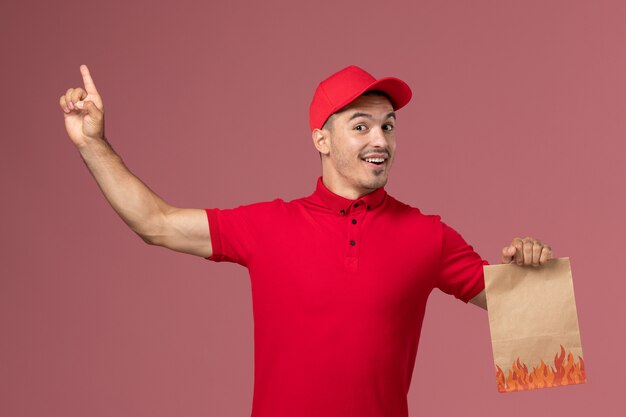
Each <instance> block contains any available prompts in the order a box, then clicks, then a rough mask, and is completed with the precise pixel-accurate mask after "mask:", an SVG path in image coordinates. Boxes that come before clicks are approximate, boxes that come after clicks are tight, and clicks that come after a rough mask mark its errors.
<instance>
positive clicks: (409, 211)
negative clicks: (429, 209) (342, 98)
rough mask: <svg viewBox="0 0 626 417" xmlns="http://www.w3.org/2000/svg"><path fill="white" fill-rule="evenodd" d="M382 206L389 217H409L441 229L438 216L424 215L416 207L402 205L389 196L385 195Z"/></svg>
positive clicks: (402, 203)
mask: <svg viewBox="0 0 626 417" xmlns="http://www.w3.org/2000/svg"><path fill="white" fill-rule="evenodd" d="M384 204H385V207H384V209H385V210H386V211H387V212H388V213H389V214H390V215H393V216H402V217H409V218H411V219H412V220H414V221H419V222H423V223H427V224H432V225H436V226H438V227H441V226H442V224H443V222H442V221H441V216H440V215H439V214H427V213H424V212H422V210H421V209H419V208H418V207H414V206H411V205H410V204H407V203H404V202H402V201H400V200H398V199H396V198H395V197H393V196H391V195H389V194H387V196H386V198H385V203H384Z"/></svg>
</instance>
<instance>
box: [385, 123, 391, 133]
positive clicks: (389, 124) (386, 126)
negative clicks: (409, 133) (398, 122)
mask: <svg viewBox="0 0 626 417" xmlns="http://www.w3.org/2000/svg"><path fill="white" fill-rule="evenodd" d="M393 128H394V126H393V124H392V123H385V124H384V125H383V130H384V131H385V132H391V131H392V130H393Z"/></svg>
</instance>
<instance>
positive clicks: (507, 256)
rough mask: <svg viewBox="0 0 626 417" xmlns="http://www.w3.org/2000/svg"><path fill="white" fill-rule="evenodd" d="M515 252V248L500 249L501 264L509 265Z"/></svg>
mask: <svg viewBox="0 0 626 417" xmlns="http://www.w3.org/2000/svg"><path fill="white" fill-rule="evenodd" d="M515 252H516V249H515V246H505V247H504V248H502V263H503V264H508V263H511V261H513V257H514V256H515Z"/></svg>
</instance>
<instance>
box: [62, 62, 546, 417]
mask: <svg viewBox="0 0 626 417" xmlns="http://www.w3.org/2000/svg"><path fill="white" fill-rule="evenodd" d="M80 70H81V73H82V76H83V81H84V87H85V88H84V89H83V88H70V89H69V90H67V92H66V94H65V95H63V96H62V97H61V98H60V106H61V108H62V109H63V111H64V116H65V125H66V128H67V132H68V135H69V137H70V139H71V140H72V141H73V143H74V144H75V145H76V147H77V148H78V150H79V152H80V154H81V156H82V157H83V159H84V161H85V163H86V164H87V166H88V168H89V170H90V171H91V173H92V174H93V176H94V178H95V179H96V181H97V182H98V185H99V186H100V188H101V189H102V191H103V193H104V195H105V197H106V198H107V199H108V201H109V202H110V203H111V205H112V206H113V208H114V209H115V210H116V212H117V213H118V214H119V215H120V216H121V217H122V219H123V220H124V221H125V222H126V223H127V224H128V225H129V226H130V228H131V229H132V230H133V231H135V232H136V233H137V234H138V235H139V236H140V237H141V238H142V239H143V240H144V241H146V242H147V243H149V244H153V245H160V246H164V247H167V248H170V249H173V250H176V251H179V252H184V253H189V254H192V255H197V256H202V257H204V258H207V259H210V260H213V261H229V262H236V263H239V264H241V265H243V266H246V267H247V268H248V269H249V272H250V278H251V283H252V297H253V311H254V326H255V327H254V328H255V330H254V333H255V334H254V340H255V375H254V380H255V386H254V397H253V407H252V416H253V417H282V416H285V417H287V416H289V417H303V416H324V417H335V416H337V417H339V416H341V417H347V416H358V417H365V416H380V417H396V416H398V417H400V416H407V415H408V409H407V393H408V390H409V384H410V381H411V376H412V372H413V366H414V363H415V356H416V352H417V346H418V342H419V334H420V330H421V325H422V320H423V317H424V310H425V306H426V300H427V298H428V295H429V294H430V292H431V291H432V289H434V288H435V287H437V288H439V289H441V290H442V291H444V292H446V293H449V294H452V295H454V296H455V297H457V298H459V299H460V300H462V301H464V302H472V303H474V304H476V305H479V306H480V307H482V308H486V302H485V296H484V281H483V269H482V268H483V265H485V264H487V262H486V261H484V260H483V259H481V257H480V256H479V255H478V254H477V253H476V252H474V250H473V249H472V247H471V246H470V245H468V244H467V243H466V242H465V241H464V240H463V238H462V237H461V236H460V235H459V234H458V233H457V232H455V231H454V230H453V229H451V228H450V227H449V226H447V225H446V224H445V223H443V222H442V221H441V219H440V217H439V216H437V215H424V214H422V213H421V212H420V211H419V210H418V209H417V208H413V207H410V206H408V205H406V204H403V203H401V202H399V201H397V200H396V199H394V198H393V197H391V196H390V195H388V194H387V193H386V192H385V189H384V186H385V184H386V183H387V179H388V173H389V169H390V168H391V165H392V162H393V158H394V155H395V150H396V138H395V125H396V113H395V112H396V111H397V110H399V109H400V108H402V107H403V106H404V105H406V104H407V103H408V102H409V100H410V99H411V90H410V88H409V86H408V85H407V84H406V83H404V82H403V81H401V80H399V79H397V78H391V77H388V78H382V79H379V80H376V79H375V78H374V77H372V76H371V75H370V74H368V73H367V72H365V71H364V70H362V69H360V68H358V67H355V66H350V67H347V68H344V69H343V70H341V71H339V72H337V73H335V74H333V75H332V76H330V77H329V78H327V79H325V80H324V81H322V82H321V83H320V84H319V86H318V88H317V90H316V92H315V94H314V97H313V100H312V102H311V106H310V115H309V116H310V128H311V132H312V139H313V144H314V146H315V148H316V149H317V150H318V151H319V153H320V155H321V160H322V176H321V177H320V178H319V179H318V181H317V186H316V189H315V192H314V193H313V194H312V195H310V196H308V197H305V198H301V199H297V200H294V201H290V202H285V201H283V200H279V199H278V200H274V201H272V202H266V203H257V204H251V205H247V206H242V207H238V208H236V209H229V210H220V209H181V208H176V207H172V206H171V205H169V204H167V203H166V202H165V201H163V200H162V199H161V198H160V197H159V196H157V195H156V194H155V193H154V192H152V191H151V190H150V189H149V188H148V187H147V186H146V185H144V184H143V183H142V182H141V181H140V180H139V179H138V178H137V177H135V176H134V175H133V174H132V173H131V172H130V171H129V170H128V169H127V168H126V167H125V166H124V164H123V162H122V160H121V158H120V157H119V156H118V155H117V154H116V153H115V152H114V151H113V149H112V148H111V147H110V146H109V144H108V142H107V140H106V138H105V136H104V107H103V103H102V98H101V97H100V95H99V94H98V91H97V90H96V87H95V85H94V82H93V80H92V78H91V76H90V74H89V71H88V69H87V67H86V66H81V68H80ZM550 258H551V250H550V247H549V246H547V245H544V244H542V243H541V242H539V241H537V240H536V239H533V238H530V237H527V238H524V239H520V238H515V239H513V241H512V242H511V244H510V245H508V246H506V247H504V248H503V250H502V262H503V263H508V262H517V263H518V264H523V265H529V266H530V265H533V266H539V265H541V264H544V263H546V262H547V261H548V260H549V259H550Z"/></svg>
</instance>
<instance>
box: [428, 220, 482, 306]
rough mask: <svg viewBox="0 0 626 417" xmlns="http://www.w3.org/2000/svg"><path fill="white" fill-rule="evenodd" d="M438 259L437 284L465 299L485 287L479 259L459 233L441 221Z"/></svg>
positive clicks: (473, 295) (462, 299)
mask: <svg viewBox="0 0 626 417" xmlns="http://www.w3.org/2000/svg"><path fill="white" fill-rule="evenodd" d="M441 225H442V239H441V259H440V268H439V276H438V285H437V287H438V288H439V289H440V290H441V291H443V292H445V293H446V294H451V295H454V296H455V297H456V298H458V299H459V300H461V301H463V302H465V303H467V302H469V300H471V299H472V298H474V297H475V296H476V295H478V294H479V293H480V292H481V291H482V290H483V289H484V288H485V278H484V273H483V266H484V265H489V262H487V261H486V260H484V259H482V258H481V256H480V255H479V254H478V253H476V252H475V251H474V248H472V246H470V245H469V244H467V242H465V240H464V239H463V237H461V235H460V234H459V233H458V232H457V231H455V230H454V229H452V228H451V227H450V226H448V225H447V224H445V223H444V222H441Z"/></svg>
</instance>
